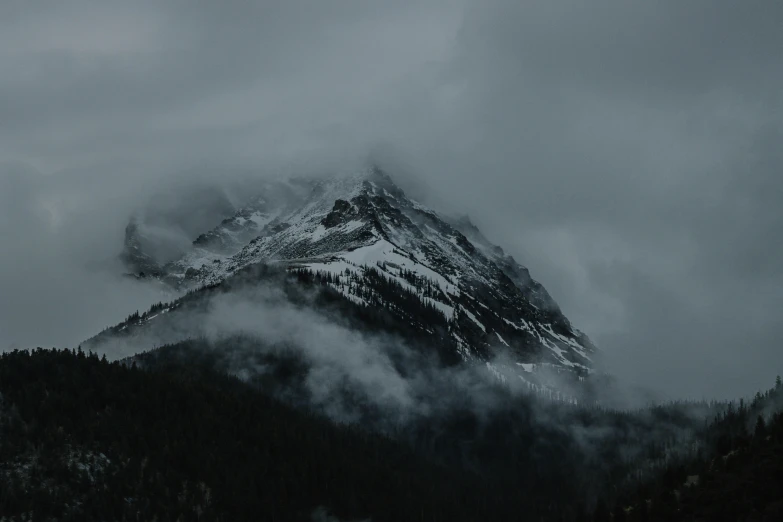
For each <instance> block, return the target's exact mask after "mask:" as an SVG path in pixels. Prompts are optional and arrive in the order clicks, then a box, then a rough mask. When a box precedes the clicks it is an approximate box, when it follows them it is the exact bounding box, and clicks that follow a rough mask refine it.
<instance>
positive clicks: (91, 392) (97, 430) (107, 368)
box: [0, 345, 783, 521]
mask: <svg viewBox="0 0 783 522" xmlns="http://www.w3.org/2000/svg"><path fill="white" fill-rule="evenodd" d="M197 349H198V348H197V347H195V346H187V345H180V346H177V347H168V348H164V349H163V350H159V351H156V352H153V353H152V354H148V355H147V356H146V359H145V361H144V364H143V365H144V367H145V368H147V369H146V370H141V369H139V368H137V367H132V366H131V367H129V366H128V365H123V364H120V363H108V362H106V361H103V360H99V359H98V357H97V356H89V355H85V354H84V353H81V352H72V351H54V350H36V351H34V352H33V353H29V352H13V353H7V354H3V355H2V356H1V357H0V394H2V395H0V397H2V403H1V404H2V416H0V420H1V422H0V430H1V431H0V435H1V436H0V514H1V515H2V517H4V519H5V520H47V521H48V520H102V521H103V520H145V521H147V520H160V521H163V520H182V521H186V520H199V521H204V520H231V521H234V520H330V519H329V518H328V517H329V516H332V515H327V513H331V514H333V515H334V516H336V517H339V519H340V520H363V519H371V520H374V521H385V520H389V521H400V520H403V521H407V520H412V521H418V520H422V521H437V520H444V521H459V520H471V521H474V520H623V519H626V520H732V521H734V520H748V521H750V520H780V518H779V515H780V513H781V504H780V499H779V493H780V491H783V471H782V469H781V468H782V463H783V416H782V415H781V414H780V413H779V411H775V410H776V408H778V407H779V405H780V402H781V397H783V390H781V387H780V385H778V386H777V387H776V388H775V389H773V390H770V391H769V392H767V393H765V394H763V395H759V396H757V398H756V399H755V400H754V401H753V402H752V403H750V404H745V403H743V404H741V405H739V406H737V405H732V406H730V407H726V405H703V408H702V409H701V411H702V414H701V418H703V417H704V414H705V413H706V412H713V413H714V412H715V411H720V412H721V413H719V414H718V415H717V416H716V417H715V419H714V420H713V421H711V422H704V421H697V420H695V419H696V418H697V417H698V416H696V415H694V414H693V411H694V409H695V405H690V406H688V407H685V406H683V405H670V406H668V407H665V408H663V407H662V408H658V409H653V410H646V411H645V412H638V413H635V414H621V413H616V412H615V413H613V412H607V411H601V410H597V409H591V410H588V409H574V408H572V409H567V407H566V406H563V405H556V404H552V407H557V408H561V409H562V412H554V414H556V415H563V416H564V417H562V418H561V419H560V420H561V421H563V422H564V423H565V424H563V425H561V428H558V427H557V426H555V425H547V426H542V425H540V423H538V421H536V420H535V419H534V418H531V416H530V415H531V413H533V412H534V411H535V410H534V409H532V408H533V406H532V405H530V404H528V406H525V404H526V403H525V402H520V403H516V405H515V410H518V414H517V415H511V416H509V415H508V412H499V415H498V417H497V418H496V419H485V420H480V419H478V418H476V416H475V415H473V414H470V413H467V412H455V413H454V415H452V416H451V417H450V418H447V419H445V420H442V421H441V423H440V424H438V429H439V433H432V432H430V433H429V434H428V433H427V432H426V430H425V431H422V430H421V428H419V427H417V426H416V425H415V424H414V425H412V426H410V427H409V428H407V430H408V431H410V432H413V433H419V435H420V437H419V438H418V440H415V439H416V437H408V438H405V437H401V436H396V437H395V438H394V439H392V438H390V437H388V436H384V435H379V434H374V433H372V432H370V431H368V430H366V429H362V428H360V427H358V426H356V425H354V426H348V425H336V424H334V423H332V422H331V421H329V420H327V419H325V418H323V417H322V416H320V415H317V414H313V413H309V412H307V411H306V410H303V409H301V408H293V407H292V406H290V405H289V404H286V403H283V402H281V401H279V400H277V399H275V398H271V397H270V396H269V395H268V393H269V390H266V391H262V387H259V386H255V385H253V384H252V383H251V384H250V385H248V384H246V383H243V382H240V381H239V380H238V379H236V378H233V377H229V376H227V375H225V374H221V373H219V372H217V371H215V370H213V369H211V367H213V366H214V361H210V360H209V357H200V358H199V357H193V356H191V357H189V358H188V359H189V360H190V363H189V364H182V363H181V361H182V360H183V359H182V358H179V357H172V356H171V354H172V353H174V352H177V351H182V350H190V351H191V352H193V351H194V350H197ZM202 353H205V352H203V351H202ZM191 355H193V354H192V353H191ZM280 368H282V366H279V367H278V370H280ZM289 368H293V370H291V371H292V372H293V373H296V371H297V370H296V364H294V365H293V366H291V365H289ZM696 409H698V408H696ZM563 412H565V413H563ZM759 417H760V418H761V419H762V420H758V419H759ZM650 423H652V424H650ZM660 424H668V425H670V426H679V427H680V428H687V430H686V431H688V430H690V431H689V433H691V435H692V437H691V438H688V439H687V445H689V447H693V448H695V449H693V451H683V444H682V443H678V442H676V441H674V440H672V439H666V437H663V436H659V437H658V439H660V440H657V442H656V441H655V440H649V441H646V442H644V441H639V442H638V445H637V446H636V449H637V450H639V451H643V452H645V454H637V455H636V456H630V455H627V454H626V455H625V457H623V454H624V453H627V452H628V451H630V450H631V449H633V448H634V445H633V440H634V439H636V438H640V437H641V433H643V431H644V430H647V431H649V430H650V429H651V426H653V425H660ZM568 426H570V428H571V429H566V427H568ZM610 427H611V429H609V428H610ZM590 428H592V429H590ZM509 433H511V434H512V435H509ZM591 433H592V434H593V435H595V434H597V433H610V435H609V436H605V437H604V438H603V439H602V438H600V437H599V438H596V437H595V436H593V439H592V443H591V451H589V452H585V451H584V448H585V447H586V441H587V440H588V439H590V437H591ZM670 433H671V434H674V433H675V430H673V431H671V432H670ZM577 434H581V440H577V439H578V437H577V436H576V435H577ZM515 441H516V442H515ZM473 446H476V447H475V448H473ZM458 447H461V448H463V454H462V455H457V454H456V453H455V452H454V451H453V450H454V448H458ZM613 447H619V448H621V449H623V451H622V452H618V451H615V452H613V451H611V449H612V448H613ZM580 448H581V450H582V457H580V456H579V454H580V453H579V450H580ZM500 457H503V458H500ZM504 463H505V464H504ZM633 477H636V479H634V478H633ZM531 479H532V480H531ZM686 483H687V484H688V486H686V485H685V484H686ZM588 485H592V486H593V488H592V490H593V494H592V495H591V496H590V497H589V498H588V497H587V496H584V495H581V494H580V491H581V490H584V489H586V488H587V487H588ZM319 517H320V518H319Z"/></svg>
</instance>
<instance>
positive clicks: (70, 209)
mask: <svg viewBox="0 0 783 522" xmlns="http://www.w3.org/2000/svg"><path fill="white" fill-rule="evenodd" d="M782 56H783V3H781V2H779V1H777V0H766V1H754V0H748V1H744V2H738V1H736V0H690V1H687V2H683V1H681V0H658V1H655V2H650V1H620V0H616V1H608V0H593V1H591V2H584V1H582V0H540V1H539V0H454V1H451V0H432V1H424V0H396V1H394V2H389V1H372V0H354V1H348V0H309V1H303V0H286V1H275V2H272V1H255V2H251V1H233V0H224V1H221V2H211V1H197V2H192V1H188V2H185V1H181V2H177V1H173V0H172V1H170V2H159V1H154V2H153V1H149V2H147V1H142V0H134V1H132V2H131V1H125V2H111V1H106V0H101V1H78V0H73V1H70V2H66V3H64V2H55V1H52V2H44V1H40V2H26V1H20V0H7V1H4V2H1V3H0V71H2V74H0V243H1V244H2V247H0V347H7V346H28V345H31V344H33V345H38V344H43V345H54V344H57V345H63V344H70V345H72V344H74V343H76V342H78V341H79V340H80V339H83V338H85V337H88V336H89V335H91V334H92V333H94V331H95V330H96V328H97V329H100V328H102V327H104V326H107V325H108V324H112V323H115V322H116V321H117V320H118V319H120V318H121V317H123V316H124V315H127V313H129V312H130V311H133V310H135V309H136V308H143V307H145V305H146V304H147V303H148V302H149V300H151V299H156V297H157V296H158V295H157V292H158V291H157V290H156V289H154V288H147V287H139V286H138V285H131V284H129V283H127V282H126V283H117V281H116V279H115V278H114V277H113V276H112V275H111V274H112V273H113V272H112V270H113V269H114V268H113V267H111V260H112V259H114V256H115V255H116V253H117V252H118V251H119V249H120V248H121V242H122V230H123V226H124V224H125V222H126V220H127V218H128V216H129V214H130V212H131V211H132V210H133V209H134V208H135V207H136V206H137V205H139V204H141V202H142V201H144V200H145V198H146V197H148V196H149V195H150V194H151V193H154V192H155V190H156V188H157V187H160V186H161V185H165V183H166V182H167V180H170V179H172V177H173V176H175V175H177V176H178V178H179V179H187V177H188V176H198V177H199V180H200V181H203V180H205V179H206V180H210V179H212V180H217V179H219V177H220V176H223V175H227V174H225V173H228V172H233V171H234V169H237V168H239V167H244V168H248V167H249V168H252V169H257V170H258V171H259V172H262V171H268V170H270V169H274V168H277V167H278V166H280V165H286V164H287V162H291V161H296V162H299V163H302V162H304V163H307V164H308V165H311V166H312V165H320V164H323V165H340V164H342V162H345V164H346V165H348V164H349V163H350V161H352V160H355V159H356V158H364V157H366V156H367V154H369V153H373V154H376V155H378V156H382V157H384V158H387V159H389V161H390V162H393V163H397V164H399V165H404V166H405V171H406V172H408V173H410V174H411V175H412V176H413V180H414V182H413V183H411V181H410V180H409V182H408V183H409V184H410V185H411V186H412V188H413V189H415V190H417V193H418V192H419V191H423V193H424V194H426V197H427V198H428V199H429V200H431V201H432V202H434V203H435V204H437V205H439V206H440V207H442V208H444V209H446V210H459V211H466V212H468V213H469V214H470V215H471V217H472V218H473V219H474V221H475V222H476V223H477V224H478V225H479V226H480V228H482V230H483V231H484V232H485V234H486V235H487V236H488V237H490V238H491V239H493V240H494V241H496V242H497V243H499V244H500V245H501V246H503V247H504V248H506V250H508V251H509V252H511V253H512V254H513V255H515V256H516V257H517V259H518V260H519V261H520V262H522V263H523V264H525V265H527V266H528V267H529V268H530V270H531V272H532V274H533V276H534V277H536V278H537V279H538V280H540V281H541V282H542V283H543V284H544V285H545V286H546V287H547V288H548V289H549V291H550V293H551V294H552V295H553V296H554V297H555V298H556V300H557V301H558V302H559V303H560V305H561V307H562V308H563V310H564V311H565V313H566V315H567V316H568V317H569V318H570V319H571V320H572V321H573V322H574V323H575V325H576V326H578V327H580V328H581V329H582V330H584V331H585V332H587V333H588V335H590V336H591V337H592V338H593V339H594V341H595V342H596V343H597V344H598V345H599V346H600V347H601V348H603V349H604V350H605V352H606V354H607V358H608V364H609V367H610V369H611V370H613V371H615V372H616V373H618V374H621V375H623V376H625V378H627V379H629V380H631V381H633V382H636V383H638V384H641V385H646V386H653V387H656V388H658V389H662V390H665V391H667V392H668V393H669V394H671V395H672V396H688V397H703V396H704V397H715V396H719V397H725V396H733V395H738V394H745V395H746V394H751V393H753V392H755V391H756V390H757V389H760V388H764V387H767V386H770V385H771V384H772V382H773V379H774V377H775V375H776V374H777V373H781V372H783V321H781V317H780V316H781V311H782V310H783V263H781V261H783V241H781V235H783V234H781V231H783V147H782V146H781V145H783V139H782V138H783V110H781V109H783V87H781V86H783V66H781V57H782ZM193 167H198V168H197V169H193ZM182 172H186V174H182ZM392 174H394V173H393V172H392Z"/></svg>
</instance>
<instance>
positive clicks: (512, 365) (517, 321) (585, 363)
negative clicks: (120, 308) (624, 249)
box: [123, 167, 596, 387]
mask: <svg viewBox="0 0 783 522" xmlns="http://www.w3.org/2000/svg"><path fill="white" fill-rule="evenodd" d="M262 192H263V193H261V194H257V195H255V196H254V197H253V198H252V200H251V201H250V203H249V204H247V205H245V206H243V207H242V208H240V209H238V210H237V211H236V213H235V214H234V215H233V216H231V217H228V218H226V219H223V220H222V222H220V223H219V224H218V225H217V226H216V227H215V228H213V229H211V230H208V231H205V232H204V233H202V234H201V235H199V236H198V237H197V238H196V239H195V240H194V241H193V243H192V245H191V246H190V247H189V249H188V250H187V251H185V252H184V253H183V254H182V255H181V256H180V257H179V258H178V259H176V260H174V261H167V262H165V263H158V264H156V263H155V262H154V260H153V258H152V255H151V254H150V253H148V252H145V251H144V249H143V244H144V241H143V237H139V236H140V234H141V233H140V229H139V228H137V227H135V226H134V225H133V224H132V225H130V226H129V228H128V232H127V234H126V249H125V252H124V253H123V259H124V260H125V262H126V264H127V265H128V267H129V269H130V270H131V271H133V272H134V273H135V274H136V275H137V276H144V277H149V276H150V275H152V276H153V277H156V278H159V279H160V280H161V281H163V282H165V283H166V284H167V285H169V286H170V287H172V288H173V289H176V290H178V291H185V290H189V289H195V288H199V287H204V286H214V285H220V284H222V283H223V282H224V281H226V280H227V279H229V278H231V277H232V275H233V274H235V273H237V272H238V271H241V270H242V269H244V268H246V267H248V266H250V265H254V264H259V263H263V264H269V265H277V266H280V267H282V268H284V269H285V270H287V271H289V272H297V273H303V272H307V273H310V274H312V275H314V276H315V275H317V277H318V280H319V281H321V282H323V284H324V285H326V286H328V287H330V288H331V289H333V290H334V291H336V292H339V294H341V295H342V296H343V297H344V299H346V300H349V301H351V302H352V303H354V304H357V305H360V306H362V307H382V308H385V309H386V310H387V311H388V312H389V313H391V314H393V315H394V316H396V317H397V318H399V319H402V320H405V321H407V322H408V323H409V324H410V325H413V326H414V327H416V328H418V329H419V330H420V332H421V334H422V336H424V337H425V338H426V336H431V335H439V336H445V337H446V338H447V339H448V342H449V343H450V345H451V346H452V348H453V350H454V352H455V353H456V354H457V355H458V357H459V358H461V359H462V360H465V361H472V362H480V363H482V364H486V366H487V367H488V368H489V369H490V370H491V371H493V372H494V373H496V374H497V376H498V378H500V379H501V380H505V379H507V378H509V372H510V375H511V378H519V379H521V380H522V381H524V382H525V383H527V384H528V386H532V387H538V386H539V385H540V383H541V381H540V379H538V378H537V377H536V376H537V375H540V374H542V373H543V371H544V370H553V371H554V372H555V373H565V374H567V375H570V376H572V377H575V378H576V379H577V380H581V379H583V378H584V376H586V375H588V374H590V373H591V371H592V369H593V362H592V358H593V356H594V355H595V352H596V348H595V346H594V345H593V344H592V343H591V341H590V340H589V339H588V337H587V336H586V335H585V334H583V333H582V332H580V331H579V330H577V329H576V328H574V327H573V326H572V325H571V323H570V322H569V320H568V319H567V318H566V317H565V316H564V315H563V313H562V312H561V311H560V309H559V307H558V306H557V304H556V303H555V302H554V300H553V299H552V298H551V296H550V295H549V294H548V293H547V291H546V289H544V287H543V286H542V285H541V284H540V283H538V282H537V281H535V280H534V279H533V278H532V277H531V276H530V273H529V272H528V270H527V269H526V268H525V267H524V266H522V265H520V264H519V263H517V262H516V261H515V260H514V258H513V257H511V256H509V255H507V254H506V253H505V252H504V251H503V249H502V248H500V247H498V246H496V245H493V244H492V243H490V242H489V241H488V240H487V239H486V237H484V235H483V234H482V233H481V231H480V230H479V229H478V228H477V227H476V226H475V225H474V224H473V223H472V222H471V221H470V220H469V219H468V218H460V219H451V218H447V217H444V216H442V215H440V214H438V213H437V212H435V211H434V210H432V209H430V208H427V207H426V206H424V205H422V204H420V203H418V202H416V201H414V200H412V199H410V198H408V197H407V196H406V195H405V193H404V192H403V191H402V190H401V189H400V188H399V187H398V186H397V185H395V183H394V182H393V180H392V178H391V177H390V176H389V175H388V174H386V173H385V172H384V171H382V170H381V169H379V168H377V167H373V168H370V169H368V170H366V171H363V172H360V173H358V174H354V175H349V176H341V177H335V178H329V179H315V180H313V179H291V180H286V181H276V182H268V183H267V184H266V185H265V187H264V189H263V191H262ZM390 289H391V291H392V292H396V293H397V294H400V295H402V296H404V297H405V298H406V299H407V300H406V299H390V298H389V292H390ZM411 300H413V301H415V302H416V304H417V306H415V307H411V306H406V305H405V304H404V303H406V302H407V303H410V302H412V301H411ZM421 310H427V311H429V312H432V311H435V312H437V313H436V315H432V314H431V313H428V315H427V316H426V317H423V316H422V314H421V312H420V311H421ZM436 326H437V328H436ZM536 383H539V384H536Z"/></svg>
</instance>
